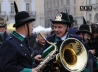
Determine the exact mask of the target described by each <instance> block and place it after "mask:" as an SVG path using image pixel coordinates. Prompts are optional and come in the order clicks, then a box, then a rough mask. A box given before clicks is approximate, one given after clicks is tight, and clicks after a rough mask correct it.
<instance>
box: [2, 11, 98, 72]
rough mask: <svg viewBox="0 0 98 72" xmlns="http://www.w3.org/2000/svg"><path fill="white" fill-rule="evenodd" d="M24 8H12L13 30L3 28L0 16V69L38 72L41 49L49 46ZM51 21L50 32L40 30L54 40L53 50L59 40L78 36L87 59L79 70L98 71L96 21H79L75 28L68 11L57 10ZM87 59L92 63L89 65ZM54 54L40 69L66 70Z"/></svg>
mask: <svg viewBox="0 0 98 72" xmlns="http://www.w3.org/2000/svg"><path fill="white" fill-rule="evenodd" d="M35 20H36V19H35V18H32V17H30V15H29V13H28V12H26V11H21V12H19V11H18V10H17V11H16V15H15V24H14V25H13V27H15V29H16V30H15V31H13V32H12V33H8V32H7V23H6V21H5V20H4V19H3V18H0V72H38V70H39V67H38V65H39V64H40V63H41V62H42V61H44V59H43V58H42V55H43V52H44V51H45V50H46V49H47V48H48V47H49V46H50V44H48V43H47V42H46V41H45V39H44V38H43V37H41V36H40V34H39V33H38V34H33V33H32V30H33V22H34V21H35ZM50 21H51V23H52V31H51V33H50V35H48V36H47V34H46V33H45V32H44V31H40V32H41V33H42V34H43V36H44V37H45V38H46V39H47V40H48V41H49V42H52V43H56V44H55V45H56V46H57V52H56V54H58V53H59V50H60V46H61V44H62V42H63V41H65V40H66V39H68V38H75V39H78V40H79V41H80V42H81V43H82V44H83V45H84V47H85V49H86V51H87V54H88V61H87V64H86V67H85V69H83V71H82V72H98V62H97V61H98V24H96V23H94V24H91V25H88V24H85V23H84V24H82V25H81V26H80V27H79V29H76V28H74V27H73V24H74V19H73V16H72V15H68V13H64V12H58V13H57V14H56V17H55V19H54V20H50ZM89 60H91V62H92V65H91V66H90V62H89ZM55 61H56V56H54V58H51V60H50V61H49V62H48V63H47V64H46V65H45V67H44V66H43V70H42V72H69V71H68V69H66V68H65V67H64V66H63V65H62V63H59V64H60V65H59V64H58V63H57V62H55Z"/></svg>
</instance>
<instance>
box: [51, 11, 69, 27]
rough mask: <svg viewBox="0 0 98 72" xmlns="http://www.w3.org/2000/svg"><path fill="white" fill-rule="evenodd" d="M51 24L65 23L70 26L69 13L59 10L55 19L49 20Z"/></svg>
mask: <svg viewBox="0 0 98 72" xmlns="http://www.w3.org/2000/svg"><path fill="white" fill-rule="evenodd" d="M51 22H52V23H53V24H56V23H60V24H67V25H68V26H69V27H70V26H71V23H70V19H69V15H68V14H67V13H64V12H59V13H57V14H56V17H55V20H51Z"/></svg>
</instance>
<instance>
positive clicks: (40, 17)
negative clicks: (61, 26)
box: [35, 0, 45, 27]
mask: <svg viewBox="0 0 98 72" xmlns="http://www.w3.org/2000/svg"><path fill="white" fill-rule="evenodd" d="M35 8H36V22H35V24H36V27H37V26H43V27H45V16H44V0H35Z"/></svg>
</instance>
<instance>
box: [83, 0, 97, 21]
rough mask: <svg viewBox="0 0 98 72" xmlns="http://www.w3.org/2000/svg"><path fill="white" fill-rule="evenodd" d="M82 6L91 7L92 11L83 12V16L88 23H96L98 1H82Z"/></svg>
mask: <svg viewBox="0 0 98 72" xmlns="http://www.w3.org/2000/svg"><path fill="white" fill-rule="evenodd" d="M84 6H92V11H85V12H84V16H85V18H86V20H87V21H88V22H89V23H98V0H84Z"/></svg>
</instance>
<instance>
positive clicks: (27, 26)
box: [26, 23, 30, 37]
mask: <svg viewBox="0 0 98 72" xmlns="http://www.w3.org/2000/svg"><path fill="white" fill-rule="evenodd" d="M26 25H27V29H28V35H27V37H28V36H30V30H29V25H28V23H27V24H26Z"/></svg>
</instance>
